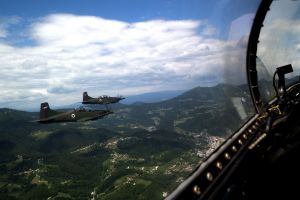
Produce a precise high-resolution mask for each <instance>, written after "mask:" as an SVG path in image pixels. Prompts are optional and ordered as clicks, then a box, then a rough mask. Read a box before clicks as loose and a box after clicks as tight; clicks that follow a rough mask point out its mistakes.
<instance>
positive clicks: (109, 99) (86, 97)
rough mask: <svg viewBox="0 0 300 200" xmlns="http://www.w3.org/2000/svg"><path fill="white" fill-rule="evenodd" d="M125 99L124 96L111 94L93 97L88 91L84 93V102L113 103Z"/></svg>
mask: <svg viewBox="0 0 300 200" xmlns="http://www.w3.org/2000/svg"><path fill="white" fill-rule="evenodd" d="M123 99H125V98H124V97H122V96H118V97H110V96H106V95H103V96H100V97H98V98H93V97H90V96H89V95H88V93H87V92H84V93H83V99H82V104H112V103H118V102H119V101H121V100H123Z"/></svg>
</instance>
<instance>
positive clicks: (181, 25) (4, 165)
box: [0, 0, 298, 199]
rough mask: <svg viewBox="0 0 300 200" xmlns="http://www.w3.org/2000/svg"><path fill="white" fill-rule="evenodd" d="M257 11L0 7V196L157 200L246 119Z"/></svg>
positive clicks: (224, 0)
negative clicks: (249, 47)
mask: <svg viewBox="0 0 300 200" xmlns="http://www.w3.org/2000/svg"><path fill="white" fill-rule="evenodd" d="M259 3H260V1H258V0H243V1H240V0H213V1H199V0H151V1H137V0H128V1H117V0H101V1H96V0H90V1H86V0H77V1H71V0H66V1H60V0H44V1H34V0H24V1H16V0H1V1H0V86H1V90H0V107H1V108H0V199H162V198H164V197H166V196H167V195H168V194H169V193H170V192H171V191H172V190H173V189H174V188H175V187H176V186H178V185H179V184H180V183H181V182H182V181H184V180H185V179H186V178H187V177H188V176H189V175H190V174H191V173H192V172H193V170H194V169H196V167H197V166H199V164H201V162H202V161H203V160H204V159H205V158H207V157H208V156H209V155H210V154H211V153H212V152H213V151H214V150H215V149H216V148H217V147H218V146H219V145H221V144H222V142H223V141H225V140H226V139H227V138H228V137H229V136H231V135H232V134H233V133H234V132H235V131H236V130H238V129H239V127H241V126H242V125H243V124H244V123H245V122H246V121H247V120H249V119H250V118H251V117H252V116H253V115H254V113H255V110H254V107H253V105H252V99H251V96H250V92H249V90H248V84H247V78H246V49H247V44H248V36H249V32H250V29H251V26H252V22H253V18H254V16H255V13H256V10H257V7H258V6H259ZM291 4H292V5H294V4H296V3H295V2H293V3H291ZM291 8H292V10H293V9H295V8H296V7H295V6H291ZM280 13H281V14H283V15H284V14H286V13H285V12H280ZM294 13H295V14H296V13H297V12H296V10H295V12H294ZM284 16H288V15H284ZM281 19H282V18H281ZM284 19H285V18H284ZM275 22H276V23H274V25H273V26H272V27H279V28H277V29H275V30H276V31H278V30H280V31H281V32H279V33H282V34H283V33H286V34H288V35H289V36H291V37H287V38H286V41H285V42H287V44H289V45H290V46H289V45H287V46H285V48H277V47H276V48H270V47H266V48H265V49H268V50H270V49H272V50H274V51H275V50H278V52H279V51H280V49H282V51H280V52H281V53H282V52H284V53H283V54H280V53H278V56H279V57H272V59H271V61H272V62H273V61H275V60H279V61H281V63H283V64H285V63H286V61H285V60H281V58H283V59H287V58H288V57H289V53H288V52H289V51H288V47H291V46H293V47H294V45H297V43H295V41H296V39H297V38H296V35H297V32H296V31H297V29H292V30H293V31H294V32H290V31H289V32H285V31H287V30H288V29H286V28H285V27H286V26H278V25H280V24H285V25H288V26H287V27H293V26H292V25H293V24H295V27H296V25H297V23H298V22H297V21H296V20H294V18H288V17H287V18H286V21H278V22H277V21H275ZM265 30H267V29H265ZM276 31H275V33H277V32H276ZM279 33H278V34H279ZM272 38H274V31H273V32H272ZM267 41H269V40H267ZM276 44H277V43H276ZM280 44H281V43H280ZM284 44H285V43H284ZM297 47H298V46H297ZM283 50H285V51H283ZM295 52H296V51H292V53H295ZM270 55H274V53H273V54H270ZM290 57H295V56H294V55H293V56H292V55H290ZM261 59H262V61H263V62H264V63H265V65H266V66H271V67H273V66H275V64H273V63H268V62H267V61H265V60H264V58H263V57H261ZM268 61H269V60H268ZM279 64H280V63H276V66H277V65H279ZM293 64H294V63H293ZM267 69H268V68H267Z"/></svg>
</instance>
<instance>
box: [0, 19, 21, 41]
mask: <svg viewBox="0 0 300 200" xmlns="http://www.w3.org/2000/svg"><path fill="white" fill-rule="evenodd" d="M20 21H21V18H20V17H16V16H15V17H9V18H0V38H6V37H7V35H8V31H7V28H8V27H9V26H10V25H14V24H18V23H19V22H20Z"/></svg>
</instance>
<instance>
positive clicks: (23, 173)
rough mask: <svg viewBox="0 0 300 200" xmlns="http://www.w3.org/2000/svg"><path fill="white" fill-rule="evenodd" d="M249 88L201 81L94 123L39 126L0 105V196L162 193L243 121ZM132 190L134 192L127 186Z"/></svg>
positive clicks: (25, 115)
mask: <svg viewBox="0 0 300 200" xmlns="http://www.w3.org/2000/svg"><path fill="white" fill-rule="evenodd" d="M244 87H245V86H230V85H218V86H215V87H210V88H204V87H197V88H194V89H192V90H190V91H187V92H185V93H183V94H182V95H180V96H177V97H175V98H173V99H170V100H167V101H162V102H157V103H140V104H134V105H121V104H119V105H116V106H114V114H112V115H109V116H107V117H104V118H103V119H100V120H97V121H90V122H84V123H59V124H47V125H42V124H38V123H35V122H32V121H34V120H36V119H37V118H38V116H39V114H38V113H34V112H23V111H17V110H12V109H0V199H49V198H50V199H89V198H92V196H93V197H97V198H98V199H120V198H121V197H122V198H126V199H160V198H162V193H163V192H169V191H170V190H172V189H173V188H174V187H175V186H176V185H178V184H179V183H180V182H181V181H182V180H184V178H185V177H186V176H188V175H189V174H190V173H191V172H192V170H193V169H194V168H195V167H196V166H197V165H198V163H199V162H200V161H201V159H203V155H205V152H206V151H208V150H210V151H211V148H212V146H211V140H210V137H211V136H220V138H219V137H217V139H218V141H219V142H221V141H222V138H223V137H225V135H228V134H229V133H231V132H232V131H234V130H235V129H236V128H237V127H239V126H240V125H241V124H242V123H243V120H241V119H240V116H239V115H238V113H237V111H236V108H235V107H234V105H233V102H232V100H231V97H237V98H244V99H243V101H245V102H246V104H245V106H244V108H245V112H247V113H248V114H249V115H250V114H251V104H250V103H249V102H250V97H249V96H247V95H245V94H244V92H243V91H244ZM128 191H130V192H128Z"/></svg>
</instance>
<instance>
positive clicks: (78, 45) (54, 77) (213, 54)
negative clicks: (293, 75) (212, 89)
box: [0, 14, 245, 105]
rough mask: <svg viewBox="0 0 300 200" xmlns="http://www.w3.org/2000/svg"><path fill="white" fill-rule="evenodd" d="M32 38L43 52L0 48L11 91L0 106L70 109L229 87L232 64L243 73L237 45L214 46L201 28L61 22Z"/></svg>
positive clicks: (184, 23) (45, 23)
mask: <svg viewBox="0 0 300 200" xmlns="http://www.w3.org/2000/svg"><path fill="white" fill-rule="evenodd" d="M200 29H201V30H203V31H202V32H200V33H199V30H200ZM29 32H30V39H32V40H33V41H34V43H35V44H36V45H31V46H30V45H27V46H25V47H24V46H23V47H18V46H9V45H7V44H4V43H0V54H1V57H0V63H1V66H0V78H1V79H0V86H2V88H3V87H4V88H6V89H5V90H3V91H0V95H1V96H2V97H3V98H1V100H0V105H1V103H4V102H7V101H9V100H11V101H22V99H26V98H29V99H30V100H31V101H32V102H37V101H41V100H43V101H49V102H53V104H68V103H73V102H74V101H80V100H81V92H82V91H91V92H92V93H94V94H99V95H100V94H105V93H106V94H109V95H115V94H118V93H120V94H123V95H130V94H138V93H145V92H152V91H158V90H177V89H188V88H192V87H196V86H198V85H201V84H202V85H214V84H217V83H219V82H221V81H224V80H225V79H224V77H223V75H224V73H223V68H224V67H226V66H227V64H228V62H227V61H228V59H229V60H230V68H229V69H227V71H228V70H232V71H233V72H234V73H235V74H239V72H238V71H237V70H236V69H237V67H243V66H237V65H238V64H240V61H239V59H240V58H239V55H240V52H241V51H240V49H239V48H236V47H235V45H236V43H234V42H227V41H222V40H220V39H217V38H213V35H214V34H215V33H217V29H216V28H214V27H213V26H211V25H209V24H208V23H207V22H203V21H199V20H198V21H197V20H169V21H168V20H152V21H144V22H136V23H127V22H122V21H115V20H108V19H103V18H100V17H94V16H77V15H71V14H53V15H49V16H46V17H44V18H41V19H39V20H38V21H36V22H35V23H33V24H31V25H30V31H29ZM225 49H226V50H227V52H226V53H225V52H224V50H225ZM229 52H230V53H232V54H230V53H229ZM232 55H234V56H235V57H232ZM225 57H226V59H224V58H225ZM239 75H240V74H239ZM244 80H245V79H244ZM35 97H36V98H35Z"/></svg>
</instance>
